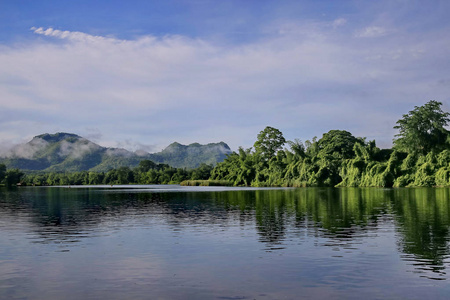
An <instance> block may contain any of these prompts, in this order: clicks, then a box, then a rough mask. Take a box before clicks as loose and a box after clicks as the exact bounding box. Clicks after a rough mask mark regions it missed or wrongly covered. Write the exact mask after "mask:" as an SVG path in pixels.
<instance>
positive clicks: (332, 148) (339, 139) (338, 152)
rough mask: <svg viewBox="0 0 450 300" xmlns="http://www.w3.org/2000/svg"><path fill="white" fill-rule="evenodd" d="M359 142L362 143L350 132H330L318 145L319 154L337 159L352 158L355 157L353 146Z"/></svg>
mask: <svg viewBox="0 0 450 300" xmlns="http://www.w3.org/2000/svg"><path fill="white" fill-rule="evenodd" d="M358 141H359V142H361V141H360V140H359V139H357V138H356V137H354V136H353V135H352V134H351V133H350V132H348V131H345V130H330V131H328V132H327V133H324V134H323V136H322V138H321V139H320V140H319V141H318V142H317V143H318V147H319V153H322V154H324V155H331V156H334V157H336V158H351V157H353V156H354V155H355V154H354V152H353V146H354V145H355V143H356V142H358Z"/></svg>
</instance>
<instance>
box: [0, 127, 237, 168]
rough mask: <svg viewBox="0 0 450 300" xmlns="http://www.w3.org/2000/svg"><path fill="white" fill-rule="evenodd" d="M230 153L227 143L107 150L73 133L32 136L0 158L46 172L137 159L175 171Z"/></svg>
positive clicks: (117, 164)
mask: <svg viewBox="0 0 450 300" xmlns="http://www.w3.org/2000/svg"><path fill="white" fill-rule="evenodd" d="M228 153H231V150H230V148H229V147H228V145H227V144H225V143H223V142H220V143H212V144H207V145H200V144H197V143H195V144H191V145H188V146H185V145H181V144H179V143H173V144H171V145H169V146H168V147H167V148H166V149H164V150H163V151H161V152H158V153H153V154H150V153H146V152H142V151H140V152H131V151H128V150H125V149H121V148H107V147H102V146H100V145H98V144H96V143H93V142H91V141H89V140H87V139H85V138H83V137H81V136H78V135H76V134H73V133H64V132H59V133H55V134H48V133H46V134H41V135H38V136H35V137H34V138H33V139H32V140H31V141H29V142H28V143H26V144H21V145H18V146H16V147H14V148H12V149H11V150H9V152H8V153H6V155H4V156H3V157H0V163H4V164H5V165H6V166H7V168H19V169H21V170H36V171H38V170H39V171H49V172H66V171H67V172H74V171H86V170H90V171H98V172H103V171H108V170H110V169H112V168H118V167H121V166H128V167H135V166H137V165H138V164H139V162H140V161H141V160H144V159H148V160H152V161H153V162H155V163H165V164H168V165H170V166H173V167H177V168H196V167H198V166H199V165H200V164H201V163H206V164H213V165H215V164H216V163H218V162H220V161H222V160H223V159H224V158H225V157H226V154H228Z"/></svg>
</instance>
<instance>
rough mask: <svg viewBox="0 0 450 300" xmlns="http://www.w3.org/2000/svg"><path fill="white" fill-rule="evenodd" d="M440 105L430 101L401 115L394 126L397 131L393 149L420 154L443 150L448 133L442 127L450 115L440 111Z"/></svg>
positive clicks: (446, 143) (445, 124)
mask: <svg viewBox="0 0 450 300" xmlns="http://www.w3.org/2000/svg"><path fill="white" fill-rule="evenodd" d="M441 105H442V103H441V102H438V101H434V100H431V101H429V102H428V103H426V104H424V105H422V106H415V107H414V110H412V111H410V112H409V113H407V114H405V115H403V118H402V119H400V120H398V121H397V125H396V126H394V128H395V129H398V130H399V133H398V134H397V135H395V136H396V139H394V147H395V148H397V149H398V150H401V151H406V152H409V153H421V154H427V153H428V152H430V151H441V150H443V149H445V147H446V146H447V145H448V137H449V131H448V130H446V129H445V128H444V127H445V126H447V124H448V122H449V121H450V119H449V115H450V114H449V113H448V112H444V111H442V109H441Z"/></svg>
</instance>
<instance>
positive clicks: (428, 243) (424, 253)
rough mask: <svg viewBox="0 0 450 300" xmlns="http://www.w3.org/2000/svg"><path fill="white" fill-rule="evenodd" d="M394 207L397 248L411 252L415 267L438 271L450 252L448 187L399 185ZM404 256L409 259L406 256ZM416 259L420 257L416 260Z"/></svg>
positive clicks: (407, 252)
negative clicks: (411, 187) (400, 187)
mask: <svg viewBox="0 0 450 300" xmlns="http://www.w3.org/2000/svg"><path fill="white" fill-rule="evenodd" d="M395 193H396V196H395V199H396V201H395V202H394V209H395V215H396V219H397V221H398V225H399V226H398V231H399V233H400V238H399V240H398V245H399V250H400V251H401V252H403V253H405V254H411V255H413V257H414V258H415V260H413V262H414V264H415V265H416V267H417V269H418V270H421V271H425V270H431V271H433V272H436V273H440V272H441V271H442V270H443V269H445V266H444V264H445V260H446V259H447V258H448V255H449V250H450V249H449V245H448V242H449V225H450V205H449V190H448V189H440V188H439V189H438V188H420V189H399V190H396V191H395ZM405 259H410V257H408V256H406V257H405ZM417 259H419V260H417Z"/></svg>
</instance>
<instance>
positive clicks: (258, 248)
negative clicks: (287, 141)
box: [0, 186, 450, 299]
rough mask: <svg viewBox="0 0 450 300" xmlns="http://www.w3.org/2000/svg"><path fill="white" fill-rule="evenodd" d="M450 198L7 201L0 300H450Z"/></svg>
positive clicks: (125, 194) (91, 194)
mask: <svg viewBox="0 0 450 300" xmlns="http://www.w3.org/2000/svg"><path fill="white" fill-rule="evenodd" d="M449 201H450V200H449V189H437V188H436V189H426V188H424V189H374V188H370V189H359V188H342V189H333V188H323V189H322V188H303V189H246V188H223V187H222V188H215V187H179V186H122V187H109V186H105V187H83V188H74V187H71V188H68V187H24V188H19V189H15V190H6V189H1V190H0V298H1V299H80V298H83V299H99V298H102V299H124V298H127V299H302V298H304V299H311V298H315V299H323V298H325V297H326V298H331V299H361V298H362V297H364V298H366V299H424V298H429V299H447V298H448V295H449V294H450V284H449V283H450V282H449V280H450V276H449V275H448V268H449V266H450V264H449V263H450V260H449V253H450V249H449V228H450V227H449V226H450V205H449Z"/></svg>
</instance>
